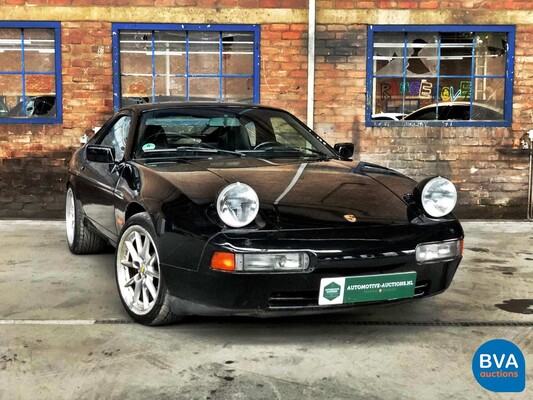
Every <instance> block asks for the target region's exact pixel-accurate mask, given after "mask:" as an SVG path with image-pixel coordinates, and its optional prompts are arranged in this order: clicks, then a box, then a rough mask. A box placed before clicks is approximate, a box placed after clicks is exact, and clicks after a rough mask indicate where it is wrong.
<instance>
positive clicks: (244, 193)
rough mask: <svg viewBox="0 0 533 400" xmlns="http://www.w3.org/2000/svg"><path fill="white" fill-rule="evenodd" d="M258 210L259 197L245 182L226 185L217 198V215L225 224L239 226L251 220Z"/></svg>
mask: <svg viewBox="0 0 533 400" xmlns="http://www.w3.org/2000/svg"><path fill="white" fill-rule="evenodd" d="M258 211H259V197H257V193H256V192H255V190H253V189H252V188H251V187H250V186H248V185H246V184H245V183H239V182H237V183H232V184H230V185H228V186H226V187H225V188H224V189H222V191H221V192H220V194H219V195H218V198H217V212H218V216H219V217H220V219H221V220H222V222H224V223H225V224H226V225H228V226H231V227H232V228H241V227H243V226H246V225H248V224H249V223H250V222H252V221H253V220H254V219H255V217H256V216H257V213H258Z"/></svg>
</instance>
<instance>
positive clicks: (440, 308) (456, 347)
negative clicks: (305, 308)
mask: <svg viewBox="0 0 533 400" xmlns="http://www.w3.org/2000/svg"><path fill="white" fill-rule="evenodd" d="M464 228H465V232H466V242H465V253H464V255H465V257H464V260H463V262H462V264H461V266H460V269H459V271H458V273H457V275H456V277H455V279H454V282H453V283H452V287H451V288H450V289H449V290H448V291H447V292H446V293H444V294H442V295H440V296H436V297H433V298H429V299H424V300H421V301H415V302H411V303H405V304H399V305H394V306H385V307H384V306H379V307H364V308H361V309H360V310H358V311H355V312H351V313H349V314H340V315H339V314H337V315H328V316H315V317H302V318H290V319H273V320H264V319H261V320H257V319H246V318H199V317H194V318H188V319H186V320H185V321H184V322H182V323H181V324H178V325H173V326H168V327H160V328H147V327H144V326H140V325H136V324H133V323H130V322H129V319H128V317H127V314H126V313H125V311H124V310H123V309H122V305H121V304H120V301H119V299H118V295H117V293H116V288H115V284H114V278H113V274H114V273H113V254H111V253H109V254H103V255H96V256H73V255H71V254H70V253H69V251H68V249H67V245H66V240H65V234H64V231H63V224H62V223H59V222H29V221H0V249H1V251H0V399H18V398H21V399H27V398H28V399H29V398H31V399H35V398H38V399H48V398H50V399H73V398H82V399H104V398H117V399H123V398H129V399H137V398H139V399H141V398H154V399H182V398H183V399H189V398H190V399H324V398H327V399H397V398H398V399H422V398H427V399H448V398H454V399H486V398H495V399H500V398H501V399H526V398H529V399H532V398H533V223H528V222H467V223H464ZM505 323H509V324H505ZM491 324H492V326H490V325H491ZM512 324H515V325H514V326H513V325H512ZM505 325H507V326H505ZM495 338H503V339H507V340H511V341H512V342H514V343H515V344H517V345H518V346H519V347H520V348H521V349H522V352H523V353H524V356H525V358H526V364H527V375H528V381H527V382H526V390H525V391H524V392H522V393H520V394H496V393H491V392H488V391H486V390H485V389H483V388H482V387H481V386H479V385H478V384H477V382H476V381H475V380H474V378H473V375H472V370H471V362H472V356H473V354H474V353H475V351H476V350H477V348H478V347H479V346H480V345H481V344H482V343H484V342H486V341H488V340H491V339H495Z"/></svg>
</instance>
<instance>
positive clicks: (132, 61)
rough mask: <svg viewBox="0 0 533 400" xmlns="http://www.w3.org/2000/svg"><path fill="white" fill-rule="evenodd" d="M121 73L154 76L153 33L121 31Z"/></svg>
mask: <svg viewBox="0 0 533 400" xmlns="http://www.w3.org/2000/svg"><path fill="white" fill-rule="evenodd" d="M120 72H121V73H122V74H149V75H150V74H152V32H150V31H120Z"/></svg>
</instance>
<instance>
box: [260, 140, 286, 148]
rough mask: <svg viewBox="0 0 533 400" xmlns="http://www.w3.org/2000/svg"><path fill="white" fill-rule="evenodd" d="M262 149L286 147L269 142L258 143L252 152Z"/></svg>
mask: <svg viewBox="0 0 533 400" xmlns="http://www.w3.org/2000/svg"><path fill="white" fill-rule="evenodd" d="M263 147H286V146H285V145H284V144H282V143H279V142H275V141H270V142H263V143H259V144H258V145H257V146H255V147H254V150H259V149H261V148H263Z"/></svg>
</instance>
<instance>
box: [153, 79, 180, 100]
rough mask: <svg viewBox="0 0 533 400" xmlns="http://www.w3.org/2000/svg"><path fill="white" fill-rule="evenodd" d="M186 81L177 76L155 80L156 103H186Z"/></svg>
mask: <svg viewBox="0 0 533 400" xmlns="http://www.w3.org/2000/svg"><path fill="white" fill-rule="evenodd" d="M185 85H186V79H185V78H178V77H175V76H157V77H156V78H155V95H156V101H185V100H186V99H185V93H186V86H185Z"/></svg>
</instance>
